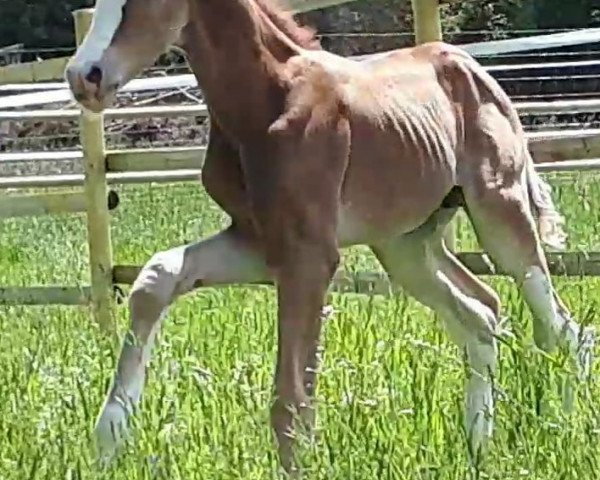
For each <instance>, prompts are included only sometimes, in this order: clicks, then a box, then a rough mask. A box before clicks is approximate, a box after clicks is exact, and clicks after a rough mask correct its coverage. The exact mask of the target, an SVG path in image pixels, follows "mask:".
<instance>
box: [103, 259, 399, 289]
mask: <svg viewBox="0 0 600 480" xmlns="http://www.w3.org/2000/svg"><path fill="white" fill-rule="evenodd" d="M141 268H142V267H141V266H137V265H115V267H114V268H113V281H114V283H115V284H118V285H132V284H133V282H134V281H135V279H136V277H137V275H138V273H139V272H140V270H141ZM243 285H272V282H268V281H265V282H259V283H251V284H243ZM225 286H230V285H215V286H214V288H220V287H225ZM332 288H333V290H334V291H336V292H340V293H350V292H355V293H373V294H388V293H389V291H390V283H389V281H388V279H387V276H386V275H385V274H384V273H379V272H356V273H352V272H347V271H343V270H340V271H338V272H336V274H335V277H334V279H333V282H332Z"/></svg>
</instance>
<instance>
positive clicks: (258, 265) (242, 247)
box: [95, 227, 271, 460]
mask: <svg viewBox="0 0 600 480" xmlns="http://www.w3.org/2000/svg"><path fill="white" fill-rule="evenodd" d="M270 278H271V277H270V275H269V273H268V271H267V268H266V264H265V262H264V260H263V258H262V257H261V255H260V254H259V253H257V252H256V250H255V247H254V245H253V242H249V241H248V239H247V238H246V237H244V236H243V235H242V234H241V233H240V232H239V231H238V230H237V228H234V227H232V228H229V229H227V230H224V231H222V232H221V233H218V234H217V235H215V236H213V237H211V238H208V239H206V240H203V241H200V242H197V243H194V244H190V245H186V246H181V247H177V248H173V249H171V250H167V251H164V252H161V253H157V254H155V255H154V256H153V257H152V258H151V259H150V260H149V261H148V262H147V263H146V265H145V266H144V267H143V268H142V270H141V272H140V273H139V275H138V277H137V279H136V281H135V283H134V284H133V287H132V290H131V294H130V296H129V312H130V317H131V329H130V331H129V332H128V333H127V335H126V336H125V339H124V341H123V346H122V348H121V353H120V356H119V360H118V364H117V369H116V371H115V372H114V377H113V381H112V385H111V388H110V390H109V392H108V395H107V397H106V400H105V403H104V406H103V408H102V410H101V412H100V415H99V417H98V421H97V423H96V428H95V436H96V442H97V447H98V448H99V450H100V452H99V453H100V454H101V456H102V457H103V459H104V460H109V459H110V458H111V457H112V456H113V454H114V452H115V449H116V447H117V446H118V444H119V443H120V441H121V440H122V439H123V437H124V436H125V433H126V430H127V420H128V417H129V415H131V413H132V412H133V410H134V408H135V407H136V406H137V405H138V404H139V401H140V399H141V395H142V391H143V389H144V383H145V377H146V367H147V364H148V362H149V360H150V352H151V349H152V345H153V343H154V340H155V337H156V335H157V332H158V330H159V328H160V324H161V321H162V319H163V317H164V316H165V315H166V312H167V309H168V307H169V306H170V305H171V304H172V303H173V302H174V301H175V299H176V298H178V297H179V296H181V295H184V294H186V293H188V292H190V291H192V290H194V289H196V288H199V287H203V286H211V285H223V284H237V283H252V282H263V281H267V280H270Z"/></svg>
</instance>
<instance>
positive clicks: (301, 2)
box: [286, 0, 356, 13]
mask: <svg viewBox="0 0 600 480" xmlns="http://www.w3.org/2000/svg"><path fill="white" fill-rule="evenodd" d="M354 1H356V0H286V3H287V5H288V6H289V7H290V8H291V9H292V11H293V12H294V13H302V12H310V11H312V10H321V9H323V8H329V7H336V6H338V5H343V4H344V3H350V2H354Z"/></svg>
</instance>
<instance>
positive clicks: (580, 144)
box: [0, 0, 600, 330]
mask: <svg viewBox="0 0 600 480" xmlns="http://www.w3.org/2000/svg"><path fill="white" fill-rule="evenodd" d="M346 1H350V0H346ZM324 3H326V2H323V1H320V2H317V1H314V2H309V1H306V2H304V4H305V5H309V4H310V5H316V4H319V5H321V6H322V5H323V4H324ZM328 3H341V2H340V1H339V0H338V1H337V2H335V1H330V2H328ZM413 8H414V11H415V20H416V27H417V28H416V32H417V41H418V42H422V41H426V40H433V39H436V38H440V36H441V29H440V27H439V15H438V11H437V10H438V3H437V0H413ZM74 16H75V21H76V37H77V41H78V43H80V42H81V41H82V39H83V37H84V33H85V32H86V31H87V29H88V28H89V24H90V19H91V11H90V10H89V9H86V10H79V11H76V12H75V13H74ZM518 108H519V110H520V111H521V112H523V113H544V114H548V113H565V112H569V113H574V112H581V111H585V112H592V111H593V112H597V111H600V100H582V101H573V102H551V103H536V102H533V103H531V102H529V103H524V104H520V105H518ZM207 114H208V113H207V110H206V107H205V106H204V105H197V106H174V107H173V106H167V107H145V108H121V109H110V110H108V111H106V112H105V114H104V115H92V114H89V113H84V112H80V111H76V110H60V111H37V112H4V113H2V114H0V120H13V121H19V120H32V119H36V120H53V119H79V121H80V126H81V145H82V150H81V151H76V152H35V153H23V154H20V153H14V154H4V155H2V156H0V161H4V162H9V161H23V160H36V159H38V160H41V159H60V160H63V159H73V160H79V161H83V164H84V167H85V169H84V172H85V173H84V174H82V175H54V176H42V177H14V178H11V177H5V178H0V189H7V188H17V189H18V188H36V187H68V186H79V187H82V189H81V190H79V191H76V192H70V193H44V194H37V195H32V194H28V195H19V196H16V195H10V196H3V197H2V201H1V202H0V218H7V217H14V216H24V215H40V214H52V213H57V212H83V211H85V212H86V213H87V217H86V218H87V225H88V242H89V255H90V271H91V285H90V286H89V287H83V288H77V287H62V286H61V287H57V286H48V287H33V288H11V287H6V288H0V304H25V305H47V304H62V305H91V307H92V312H93V315H94V318H95V320H96V321H98V322H99V323H100V325H101V326H102V327H104V328H107V329H109V330H112V328H113V315H112V306H113V291H114V286H115V284H131V283H132V282H133V280H134V279H135V276H136V275H137V272H138V271H139V269H140V267H139V266H128V265H113V260H112V246H111V237H110V211H111V210H112V209H114V208H116V207H117V206H118V203H119V202H118V196H117V194H116V193H115V192H114V191H111V190H110V189H109V185H111V184H121V183H147V182H177V181H187V180H195V179H197V177H198V174H199V173H200V169H201V168H202V163H203V159H204V153H205V148H204V147H190V148H187V147H186V148H162V149H143V150H135V149H130V150H118V151H107V150H106V148H105V142H104V128H103V121H104V118H105V117H106V118H123V119H132V118H139V117H147V116H171V117H172V116H202V115H207ZM529 141H530V148H531V151H532V153H533V154H534V156H535V157H536V161H537V164H536V168H537V169H538V170H540V171H543V172H550V171H576V170H579V171H584V170H594V169H600V161H598V160H593V158H594V157H595V156H600V132H599V131H595V130H580V131H566V132H543V133H531V134H529ZM458 255H459V257H460V258H461V260H462V261H464V262H465V264H466V265H467V266H468V267H469V268H471V269H472V270H473V271H474V272H475V273H477V274H482V275H489V274H501V273H503V272H494V271H493V268H492V267H491V266H490V264H489V262H488V261H487V260H486V257H485V256H484V255H482V254H481V253H477V252H462V253H459V254H458ZM549 262H550V268H551V271H552V273H554V274H560V275H577V276H579V275H596V276H600V253H578V252H565V253H559V254H558V253H557V254H554V253H552V254H549ZM334 288H335V289H336V290H338V291H342V292H344V291H359V292H388V291H389V285H388V282H387V280H386V278H385V276H383V275H380V274H369V273H361V274H357V275H351V274H348V273H346V272H340V273H338V275H337V276H336V278H335V281H334Z"/></svg>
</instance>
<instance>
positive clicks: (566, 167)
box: [0, 157, 600, 190]
mask: <svg viewBox="0 0 600 480" xmlns="http://www.w3.org/2000/svg"><path fill="white" fill-rule="evenodd" d="M198 158H199V157H193V158H191V157H190V158H189V159H188V160H185V161H184V160H180V161H181V162H182V163H187V162H188V161H189V162H196V161H200V160H199V159H198ZM157 162H158V163H160V162H162V161H161V160H157ZM535 167H536V170H539V171H540V172H543V173H553V172H590V171H595V170H600V158H597V159H590V160H573V161H562V162H548V163H540V164H536V166H535ZM201 173H202V170H201V169H200V168H193V169H184V170H156V171H129V172H125V173H109V174H108V183H109V184H111V185H129V184H140V183H177V182H189V181H198V180H199V179H200V175H201ZM83 182H84V176H83V174H69V175H46V176H14V177H0V190H3V189H13V188H14V189H22V188H57V187H77V186H81V185H83Z"/></svg>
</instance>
